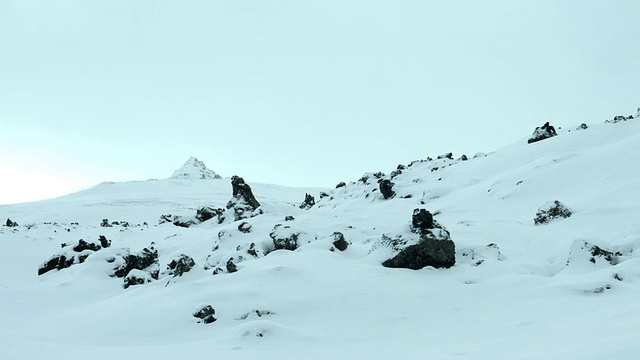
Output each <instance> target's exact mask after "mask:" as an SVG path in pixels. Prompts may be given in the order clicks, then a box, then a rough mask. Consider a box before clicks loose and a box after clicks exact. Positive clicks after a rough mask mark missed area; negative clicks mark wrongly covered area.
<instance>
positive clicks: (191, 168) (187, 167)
mask: <svg viewBox="0 0 640 360" xmlns="http://www.w3.org/2000/svg"><path fill="white" fill-rule="evenodd" d="M170 179H198V180H210V179H222V176H220V175H218V174H216V173H215V172H213V171H212V170H209V169H208V168H207V166H206V165H205V164H204V162H202V161H200V160H198V159H196V158H195V157H193V156H192V157H190V158H189V160H187V162H186V163H184V165H182V167H181V168H180V169H178V170H176V171H174V172H173V175H171V177H170Z"/></svg>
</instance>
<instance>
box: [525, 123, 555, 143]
mask: <svg viewBox="0 0 640 360" xmlns="http://www.w3.org/2000/svg"><path fill="white" fill-rule="evenodd" d="M556 135H558V133H556V129H555V128H554V127H553V126H551V125H549V122H546V123H545V124H544V125H542V126H541V127H537V128H536V129H535V131H534V132H533V134H532V135H531V137H530V138H529V140H528V141H527V142H528V143H529V144H531V143H534V142H537V141H540V140H544V139H548V138H550V137H553V136H556Z"/></svg>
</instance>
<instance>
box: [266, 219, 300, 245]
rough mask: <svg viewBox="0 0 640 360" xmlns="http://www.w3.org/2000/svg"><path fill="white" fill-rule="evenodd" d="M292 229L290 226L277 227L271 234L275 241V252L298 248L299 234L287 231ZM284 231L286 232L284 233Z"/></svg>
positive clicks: (279, 225)
mask: <svg viewBox="0 0 640 360" xmlns="http://www.w3.org/2000/svg"><path fill="white" fill-rule="evenodd" d="M289 229H290V228H289V227H288V226H282V225H281V224H278V225H276V226H275V227H274V228H273V231H271V233H270V234H269V237H271V239H272V240H273V246H274V248H275V250H291V251H293V250H295V249H297V248H298V237H299V236H300V233H299V232H296V231H286V230H289ZM283 230H284V231H283Z"/></svg>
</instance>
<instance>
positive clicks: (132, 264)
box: [114, 247, 158, 280]
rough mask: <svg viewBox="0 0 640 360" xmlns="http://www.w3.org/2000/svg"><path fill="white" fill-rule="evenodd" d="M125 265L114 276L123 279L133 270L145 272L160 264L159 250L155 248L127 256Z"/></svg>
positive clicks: (117, 269) (116, 270)
mask: <svg viewBox="0 0 640 360" xmlns="http://www.w3.org/2000/svg"><path fill="white" fill-rule="evenodd" d="M123 259H124V261H125V263H124V265H122V266H120V267H118V268H116V269H114V270H115V271H114V276H116V277H119V278H123V277H125V276H127V275H128V274H129V272H130V271H131V270H133V269H138V270H145V269H146V268H148V267H150V266H151V265H154V264H157V263H158V250H156V249H154V248H153V247H151V248H150V249H149V248H144V249H143V250H142V251H141V252H139V253H138V254H131V255H127V256H125V257H124V258H123ZM156 280H157V276H156Z"/></svg>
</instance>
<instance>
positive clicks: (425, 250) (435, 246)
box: [382, 236, 456, 270]
mask: <svg viewBox="0 0 640 360" xmlns="http://www.w3.org/2000/svg"><path fill="white" fill-rule="evenodd" d="M455 263H456V248H455V244H454V243H453V241H452V240H450V239H446V240H442V239H438V238H436V237H435V236H428V237H425V238H423V239H421V241H420V242H419V243H418V244H416V245H410V246H408V247H407V248H405V249H404V250H402V251H401V252H400V253H398V254H397V255H396V256H394V257H393V258H391V259H389V260H387V261H385V262H383V263H382V265H383V266H385V267H389V268H406V269H412V270H419V269H422V268H424V267H426V266H433V267H434V268H450V267H452V266H453V265H455Z"/></svg>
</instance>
